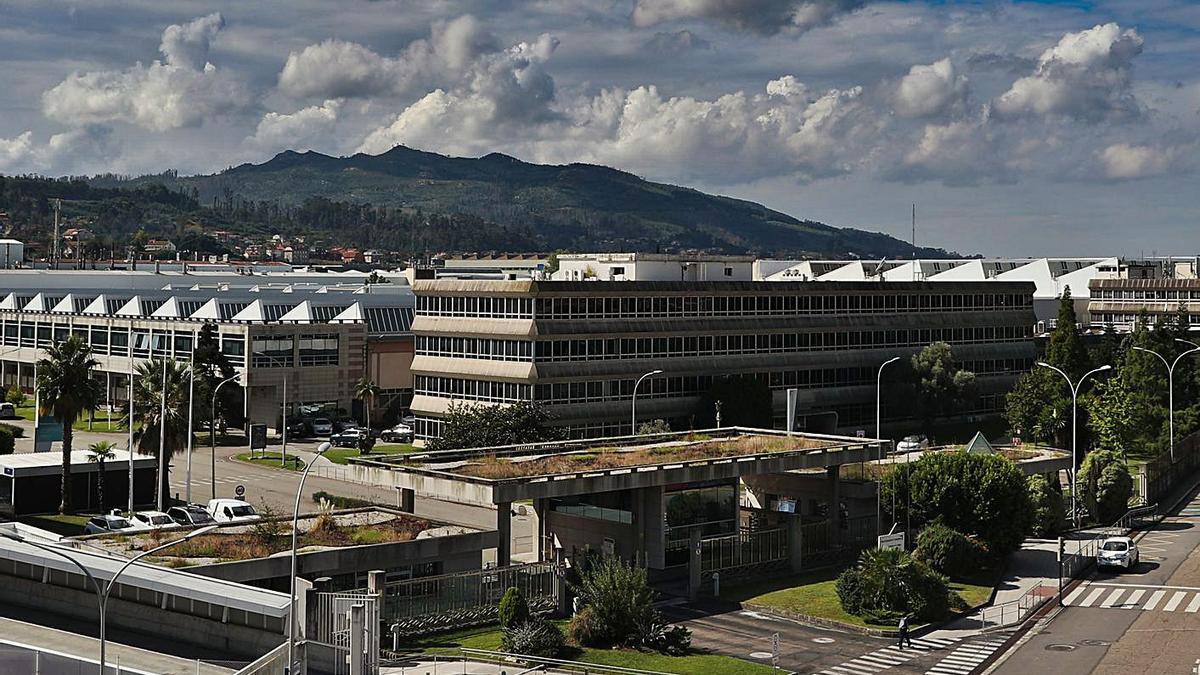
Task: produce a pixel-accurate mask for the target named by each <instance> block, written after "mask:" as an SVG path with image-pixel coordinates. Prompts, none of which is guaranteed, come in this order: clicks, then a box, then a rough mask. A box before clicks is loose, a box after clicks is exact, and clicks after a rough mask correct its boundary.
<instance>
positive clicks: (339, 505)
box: [312, 490, 375, 509]
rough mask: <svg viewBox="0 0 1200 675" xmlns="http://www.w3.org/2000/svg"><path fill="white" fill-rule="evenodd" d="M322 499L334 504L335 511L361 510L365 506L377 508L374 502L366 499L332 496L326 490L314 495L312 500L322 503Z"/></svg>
mask: <svg viewBox="0 0 1200 675" xmlns="http://www.w3.org/2000/svg"><path fill="white" fill-rule="evenodd" d="M322 499H324V500H326V501H328V502H329V503H330V504H332V505H333V508H335V509H361V508H363V507H364V506H375V503H374V502H369V501H367V500H365V499H355V498H353V497H339V496H337V495H331V494H329V493H328V492H325V491H324V490H322V491H320V492H314V493H313V496H312V500H313V501H314V502H317V503H320V501H321V500H322Z"/></svg>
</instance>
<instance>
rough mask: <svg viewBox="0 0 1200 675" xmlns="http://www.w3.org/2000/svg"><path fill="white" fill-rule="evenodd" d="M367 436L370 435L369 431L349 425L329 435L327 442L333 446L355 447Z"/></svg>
mask: <svg viewBox="0 0 1200 675" xmlns="http://www.w3.org/2000/svg"><path fill="white" fill-rule="evenodd" d="M368 436H370V433H369V432H368V431H367V430H366V429H361V428H358V427H351V428H349V429H346V430H345V431H339V432H338V433H336V434H333V435H332V436H330V437H329V442H330V443H332V444H333V446H334V447H335V448H357V447H358V444H359V443H361V442H362V440H363V439H364V438H367V437H368Z"/></svg>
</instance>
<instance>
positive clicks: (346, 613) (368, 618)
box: [312, 593, 379, 675]
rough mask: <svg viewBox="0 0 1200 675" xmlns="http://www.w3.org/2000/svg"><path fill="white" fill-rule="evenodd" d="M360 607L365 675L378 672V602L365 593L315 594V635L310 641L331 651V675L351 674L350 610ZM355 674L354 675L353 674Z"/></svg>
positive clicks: (351, 638) (351, 640) (375, 674)
mask: <svg viewBox="0 0 1200 675" xmlns="http://www.w3.org/2000/svg"><path fill="white" fill-rule="evenodd" d="M354 605H362V606H363V627H362V635H361V638H362V641H361V644H362V649H363V653H362V661H363V663H364V664H365V665H366V673H367V675H378V673H379V600H378V598H377V597H376V596H374V595H367V594H364V593H318V594H317V632H316V635H315V636H313V638H312V641H314V642H320V643H322V644H325V645H327V646H329V647H331V648H333V650H334V659H333V665H334V675H350V645H351V644H352V643H353V642H354V640H353V637H354V636H353V635H351V625H350V608H351V607H353V606H354ZM354 675H357V673H356V674H354Z"/></svg>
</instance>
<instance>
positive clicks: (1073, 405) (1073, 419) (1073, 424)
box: [1037, 361, 1112, 527]
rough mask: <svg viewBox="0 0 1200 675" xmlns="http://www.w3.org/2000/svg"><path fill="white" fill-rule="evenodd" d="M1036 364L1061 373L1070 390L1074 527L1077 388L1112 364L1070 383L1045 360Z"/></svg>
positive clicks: (1076, 511)
mask: <svg viewBox="0 0 1200 675" xmlns="http://www.w3.org/2000/svg"><path fill="white" fill-rule="evenodd" d="M1037 364H1038V365H1039V366H1041V367H1043V368H1049V369H1050V370H1053V371H1054V372H1056V373H1058V374H1059V375H1062V376H1063V379H1064V380H1066V381H1067V388H1068V389H1070V390H1071V518H1072V519H1073V520H1074V521H1075V527H1079V507H1078V506H1077V505H1076V500H1077V497H1076V496H1077V495H1078V493H1079V486H1078V485H1076V484H1075V467H1076V466H1078V462H1077V461H1076V456H1075V449H1076V445H1077V443H1076V441H1077V440H1078V437H1079V431H1078V429H1077V428H1076V420H1077V419H1078V415H1077V413H1078V410H1077V408H1078V399H1079V388H1080V387H1081V386H1083V381H1084V380H1086V379H1088V378H1089V377H1091V376H1092V375H1095V374H1096V373H1100V372H1104V371H1106V370H1112V366H1100V367H1099V368H1096V369H1093V370H1089V371H1088V372H1086V373H1084V374H1083V377H1080V378H1079V381H1078V382H1075V383H1072V382H1071V377H1070V376H1069V375H1067V374H1066V373H1064V372H1063V371H1061V370H1059V369H1058V368H1055V367H1054V366H1052V365H1050V364H1049V363H1046V362H1045V361H1038V362H1037Z"/></svg>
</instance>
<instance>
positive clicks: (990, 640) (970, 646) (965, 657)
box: [925, 631, 1011, 675]
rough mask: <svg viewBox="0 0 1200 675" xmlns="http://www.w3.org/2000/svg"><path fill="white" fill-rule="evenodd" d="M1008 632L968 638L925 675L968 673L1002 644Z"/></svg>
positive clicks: (960, 674) (967, 674)
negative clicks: (974, 638)
mask: <svg viewBox="0 0 1200 675" xmlns="http://www.w3.org/2000/svg"><path fill="white" fill-rule="evenodd" d="M1010 635H1011V633H1010V632H1007V631H1002V632H999V633H992V634H990V635H988V637H987V638H986V639H978V640H969V641H967V642H964V643H962V644H961V645H960V646H958V647H956V648H955V649H954V651H952V652H950V654H949V655H948V656H945V657H943V658H942V660H940V661H938V663H937V665H936V666H934V667H932V668H930V669H929V670H927V671H925V675H970V673H972V672H974V671H975V669H976V668H978V667H979V666H980V665H981V664H982V663H983V662H984V661H986V660H987V659H988V657H989V656H991V655H992V654H993V653H995V651H996V650H997V649H1000V648H1001V647H1002V646H1004V642H1005V641H1006V640H1008V638H1009V636H1010Z"/></svg>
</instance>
